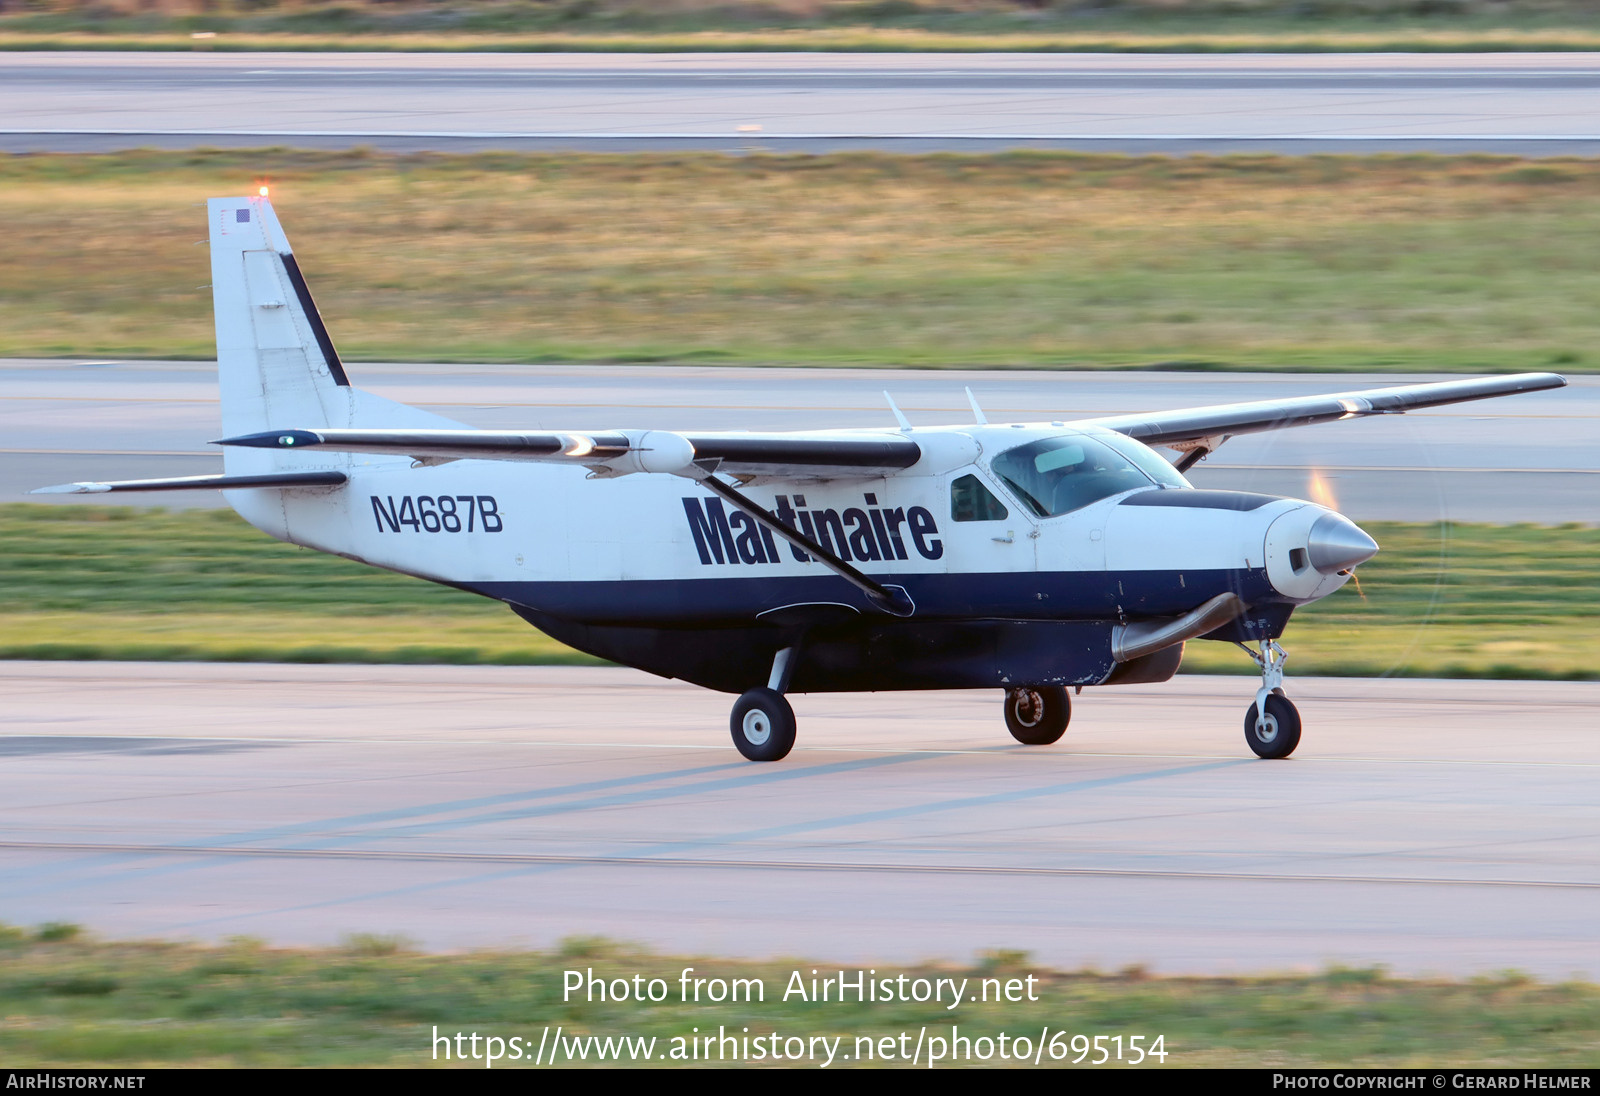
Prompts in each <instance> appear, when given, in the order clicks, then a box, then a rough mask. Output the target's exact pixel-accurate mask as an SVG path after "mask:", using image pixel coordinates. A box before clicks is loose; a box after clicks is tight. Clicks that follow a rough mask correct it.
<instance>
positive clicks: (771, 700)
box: [728, 647, 795, 761]
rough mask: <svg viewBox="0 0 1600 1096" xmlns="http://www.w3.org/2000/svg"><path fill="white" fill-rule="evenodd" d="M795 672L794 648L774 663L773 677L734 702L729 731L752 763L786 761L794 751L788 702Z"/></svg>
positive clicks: (786, 649)
mask: <svg viewBox="0 0 1600 1096" xmlns="http://www.w3.org/2000/svg"><path fill="white" fill-rule="evenodd" d="M793 670H794V648H793V647H785V648H783V649H782V650H780V651H779V652H778V653H777V654H776V655H774V656H773V659H772V676H771V677H769V678H768V679H767V684H766V685H765V686H757V687H756V688H754V689H751V690H749V691H748V692H746V693H744V694H743V695H742V696H740V697H739V699H738V700H736V701H734V704H733V714H732V716H730V717H729V719H728V728H729V730H731V731H732V732H733V744H734V746H736V747H737V748H738V750H739V752H740V753H742V754H743V755H744V756H745V758H746V759H747V760H749V761H782V760H783V759H784V758H785V757H788V756H789V751H790V750H792V749H793V748H794V731H795V721H794V709H793V708H791V707H790V706H789V701H788V700H787V699H785V698H784V695H783V693H784V690H785V689H787V688H788V687H789V676H790V674H791V673H792V672H793Z"/></svg>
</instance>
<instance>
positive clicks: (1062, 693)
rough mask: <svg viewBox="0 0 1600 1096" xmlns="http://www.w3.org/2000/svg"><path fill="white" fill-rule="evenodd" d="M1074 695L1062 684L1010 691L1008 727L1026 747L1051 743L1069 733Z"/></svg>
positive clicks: (1029, 686) (1007, 708) (1007, 693)
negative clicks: (1072, 696)
mask: <svg viewBox="0 0 1600 1096" xmlns="http://www.w3.org/2000/svg"><path fill="white" fill-rule="evenodd" d="M1071 719H1072V698H1071V697H1070V696H1068V695H1067V690H1066V687H1065V686H1062V685H1025V686H1023V687H1022V688H1020V689H1007V690H1006V730H1008V731H1010V732H1011V737H1012V738H1014V739H1016V740H1017V741H1018V742H1020V743H1022V744H1023V745H1024V746H1048V745H1050V743H1052V742H1054V741H1056V740H1057V739H1058V738H1060V737H1061V736H1062V734H1064V733H1065V732H1066V729H1067V723H1068V721H1070V720H1071Z"/></svg>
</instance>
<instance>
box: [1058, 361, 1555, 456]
mask: <svg viewBox="0 0 1600 1096" xmlns="http://www.w3.org/2000/svg"><path fill="white" fill-rule="evenodd" d="M1566 383H1567V379H1566V378H1565V377H1563V376H1560V375H1559V374H1556V373H1515V374H1512V375H1510V376H1504V377H1482V378H1473V379H1471V380H1459V381H1438V382H1435V383H1432V384H1408V385H1401V386H1399V387H1395V388H1369V389H1365V390H1363V391H1360V392H1337V393H1334V394H1332V395H1327V396H1301V397H1297V398H1294V399H1285V400H1260V401H1257V402H1254V403H1229V404H1218V405H1216V406H1213V407H1186V408H1183V409H1182V410H1178V411H1154V412H1149V413H1146V414H1138V415H1118V416H1115V417H1112V418H1103V419H1091V420H1089V422H1090V423H1092V424H1093V425H1095V426H1104V427H1106V428H1107V429H1110V430H1115V431H1117V432H1118V433H1119V434H1126V435H1128V436H1129V437H1131V438H1137V439H1138V440H1139V441H1142V442H1144V443H1145V444H1146V445H1168V446H1170V445H1182V444H1183V443H1185V442H1200V441H1205V440H1207V439H1221V438H1225V437H1231V436H1234V435H1238V434H1255V433H1260V432H1261V431H1264V430H1283V429H1285V428H1287V427H1290V426H1310V425H1312V424H1313V423H1319V422H1337V421H1338V420H1340V419H1355V418H1362V417H1365V416H1367V415H1400V414H1404V413H1405V412H1407V411H1413V410H1416V409H1417V408H1422V407H1440V406H1443V405H1445V404H1450V403H1465V402H1466V401H1468V400H1486V399H1490V398H1492V397H1494V396H1512V395H1516V394H1517V393H1519V392H1539V391H1543V390H1544V389H1547V388H1562V387H1565V385H1566ZM1218 444H1220V441H1219V442H1218ZM1211 448H1215V446H1211Z"/></svg>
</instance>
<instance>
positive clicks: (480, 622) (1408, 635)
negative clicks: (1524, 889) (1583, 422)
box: [0, 504, 1600, 679]
mask: <svg viewBox="0 0 1600 1096" xmlns="http://www.w3.org/2000/svg"><path fill="white" fill-rule="evenodd" d="M1366 528H1367V529H1368V530H1369V531H1370V532H1371V533H1372V534H1373V535H1374V536H1375V537H1376V538H1377V539H1378V541H1379V543H1380V544H1381V545H1382V546H1383V550H1382V551H1381V552H1380V553H1379V554H1378V556H1377V557H1376V558H1374V559H1373V560H1372V561H1371V562H1369V563H1367V564H1365V565H1363V566H1362V567H1361V569H1360V571H1359V575H1360V578H1361V589H1360V591H1357V589H1356V588H1355V587H1354V586H1346V587H1345V588H1344V589H1342V590H1341V591H1339V592H1338V593H1336V594H1335V595H1333V596H1332V597H1330V598H1327V599H1325V600H1323V601H1321V602H1318V603H1317V604H1315V605H1312V606H1309V607H1307V608H1305V609H1302V610H1300V611H1298V612H1297V613H1296V614H1295V617H1294V620H1293V622H1292V623H1291V625H1290V630H1289V633H1288V638H1287V640H1286V644H1287V646H1288V647H1289V649H1290V651H1291V652H1292V654H1293V662H1292V663H1291V673H1295V674H1339V675H1359V676H1368V675H1376V674H1398V675H1408V676H1445V677H1477V676H1486V677H1535V678H1549V677H1554V678H1589V679H1594V678H1600V658H1597V656H1600V529H1595V528H1591V527H1584V526H1575V525H1574V526H1559V527H1547V526H1527V525H1518V526H1488V525H1440V524H1425V525H1405V524H1396V523H1385V522H1373V523H1368V524H1367V526H1366ZM0 657H4V658H109V659H185V660H188V659H199V660H223V661H291V662H455V663H476V662H482V663H511V664H528V663H563V664H566V663H571V664H585V663H593V662H594V660H593V659H592V658H589V657H588V656H585V655H581V654H579V653H577V652H575V651H572V650H570V649H569V648H567V647H564V646H562V645H561V644H558V643H556V642H555V641H553V640H551V639H549V638H547V637H545V636H543V635H541V634H540V633H538V632H536V631H534V630H533V629H532V628H530V627H528V626H527V625H526V624H524V623H523V622H522V621H521V620H520V619H518V618H516V617H515V616H513V615H512V614H511V613H509V612H508V611H506V610H505V609H504V608H503V607H501V606H499V605H496V604H495V603H493V602H490V601H487V600H485V599H483V598H479V597H475V596H473V595H471V594H466V593H462V592H461V591H459V590H453V589H450V588H447V587H443V586H437V585H434V584H432V583H428V582H423V581H420V580H417V579H412V578H407V577H405V576H403V575H396V574H391V573H389V572H387V571H380V570H377V569H375V568H370V567H365V566H362V565H360V564H357V563H352V562H350V561H348V560H344V559H339V558H337V557H334V556H328V555H324V554H322V553H318V552H313V551H310V550H307V549H303V548H297V547H294V546H292V545H287V544H283V543H281V542H279V541H275V540H272V539H270V538H269V537H267V536H265V535H263V534H261V533H258V532H256V531H255V530H253V529H251V528H250V527H249V526H247V525H245V523H244V522H243V521H241V520H240V519H239V518H238V517H236V516H235V515H234V514H233V513H232V512H231V511H224V510H183V511H170V512H169V511H161V510H139V509H133V508H126V507H104V506H42V505H30V504H13V505H8V506H0ZM1184 668H1185V670H1186V671H1189V672H1208V673H1218V672H1221V673H1247V672H1250V671H1251V670H1252V667H1251V664H1250V663H1249V661H1248V660H1246V659H1245V658H1244V656H1243V655H1242V654H1240V653H1239V652H1238V651H1237V650H1236V649H1234V648H1233V647H1232V646H1230V645H1227V644H1221V643H1191V644H1190V645H1189V647H1188V650H1187V652H1186V656H1185V662H1184Z"/></svg>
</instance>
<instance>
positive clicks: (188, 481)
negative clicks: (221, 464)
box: [28, 472, 349, 495]
mask: <svg viewBox="0 0 1600 1096" xmlns="http://www.w3.org/2000/svg"><path fill="white" fill-rule="evenodd" d="M348 478H349V477H348V476H346V475H345V474H344V473H343V472H274V473H272V474H270V475H264V476H180V477H178V478H177V479H144V480H117V481H113V482H110V483H95V482H92V481H91V482H85V483H62V484H58V485H57V486H55V487H39V488H36V489H35V490H33V491H30V492H28V493H29V494H31V495H101V494H105V493H106V492H108V491H198V490H211V489H221V490H225V491H227V490H232V489H234V488H236V487H338V486H339V485H341V484H343V483H344V482H345V481H346V480H347V479H348Z"/></svg>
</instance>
